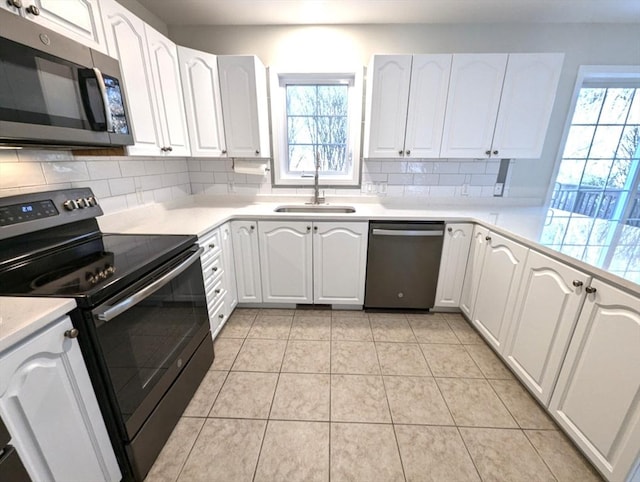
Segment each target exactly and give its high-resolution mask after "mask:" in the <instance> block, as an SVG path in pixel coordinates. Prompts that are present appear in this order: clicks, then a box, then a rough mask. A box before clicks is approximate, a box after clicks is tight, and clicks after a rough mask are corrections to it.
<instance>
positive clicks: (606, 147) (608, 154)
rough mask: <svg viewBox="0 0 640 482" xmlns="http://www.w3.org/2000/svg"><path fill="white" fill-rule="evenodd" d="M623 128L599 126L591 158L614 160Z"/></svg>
mask: <svg viewBox="0 0 640 482" xmlns="http://www.w3.org/2000/svg"><path fill="white" fill-rule="evenodd" d="M621 135H622V126H598V127H597V129H596V135H595V136H594V137H593V144H592V145H591V152H590V153H589V157H593V158H598V157H601V158H602V157H604V158H607V159H612V158H613V156H615V154H616V151H617V150H618V144H619V143H620V136H621Z"/></svg>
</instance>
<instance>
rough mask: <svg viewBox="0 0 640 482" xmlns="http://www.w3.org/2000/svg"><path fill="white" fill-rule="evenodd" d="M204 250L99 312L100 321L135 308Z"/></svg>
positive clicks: (199, 250)
mask: <svg viewBox="0 0 640 482" xmlns="http://www.w3.org/2000/svg"><path fill="white" fill-rule="evenodd" d="M202 251H204V248H202V247H201V248H199V249H198V250H197V251H196V252H195V253H194V254H192V255H191V256H189V257H188V258H187V259H186V260H184V261H183V262H182V263H180V264H179V265H178V266H176V267H175V268H174V269H172V270H171V271H170V272H168V273H167V274H165V275H163V276H162V277H161V278H158V279H157V280H155V281H154V282H153V283H151V284H150V285H148V286H145V287H144V288H143V289H141V290H140V291H138V292H137V293H135V294H134V295H131V296H130V297H128V298H125V299H124V300H122V301H120V302H118V303H117V304H115V305H113V306H111V307H109V308H107V309H106V310H104V311H103V312H102V313H98V314H97V315H96V316H97V318H98V319H99V320H100V321H105V322H106V321H111V320H113V319H114V318H115V317H116V316H118V315H121V314H122V313H124V312H125V311H127V310H128V309H129V308H133V307H134V306H135V305H137V304H138V303H140V302H141V301H142V300H144V299H145V298H147V297H149V296H151V295H152V294H153V293H155V292H156V291H158V290H159V289H160V288H162V287H163V286H165V285H167V284H168V283H170V282H171V280H173V279H175V278H176V277H178V276H179V275H180V274H182V273H183V272H184V271H185V270H186V269H187V268H189V267H190V266H191V265H192V264H193V263H195V262H196V261H197V260H198V259H199V258H200V254H201V253H202Z"/></svg>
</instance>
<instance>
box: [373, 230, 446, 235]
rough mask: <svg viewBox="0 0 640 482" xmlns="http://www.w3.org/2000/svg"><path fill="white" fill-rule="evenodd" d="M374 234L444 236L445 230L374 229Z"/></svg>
mask: <svg viewBox="0 0 640 482" xmlns="http://www.w3.org/2000/svg"><path fill="white" fill-rule="evenodd" d="M372 234H373V235H374V236H425V237H426V236H442V235H444V231H418V230H415V231H413V230H402V229H374V230H373V232H372Z"/></svg>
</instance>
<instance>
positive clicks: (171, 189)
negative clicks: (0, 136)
mask: <svg viewBox="0 0 640 482" xmlns="http://www.w3.org/2000/svg"><path fill="white" fill-rule="evenodd" d="M84 186H89V187H91V189H93V192H94V194H95V195H96V196H97V197H98V199H99V200H100V205H101V206H102V209H103V210H104V211H105V212H115V211H121V210H123V209H127V208H131V207H135V206H139V205H142V204H148V203H152V202H163V201H170V200H173V199H178V198H180V197H184V196H188V195H190V194H191V183H190V180H189V172H188V166H187V160H186V159H184V158H171V159H166V158H161V157H160V158H159V157H149V158H143V157H128V156H114V157H104V156H95V157H94V156H82V157H74V156H73V155H72V154H71V153H70V152H68V151H51V150H6V151H0V197H3V196H11V195H14V194H23V193H28V192H36V191H45V190H51V189H64V188H69V187H84Z"/></svg>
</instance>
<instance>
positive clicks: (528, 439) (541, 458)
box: [522, 429, 558, 480]
mask: <svg viewBox="0 0 640 482" xmlns="http://www.w3.org/2000/svg"><path fill="white" fill-rule="evenodd" d="M522 434H523V435H524V438H525V439H526V440H527V442H529V445H531V447H532V448H533V450H534V451H535V453H536V454H537V455H538V457H540V460H542V463H543V464H544V465H545V466H546V467H547V469H548V470H549V473H550V474H551V476H552V477H553V478H554V479H556V480H558V477H556V474H555V472H554V471H553V470H552V469H551V466H550V465H549V464H548V463H547V461H546V460H545V458H544V457H543V456H542V454H541V453H540V452H539V451H538V448H537V447H536V446H535V445H534V444H533V442H532V441H531V439H530V438H529V436H528V435H527V432H525V431H524V429H522Z"/></svg>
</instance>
